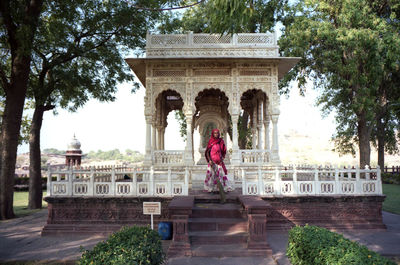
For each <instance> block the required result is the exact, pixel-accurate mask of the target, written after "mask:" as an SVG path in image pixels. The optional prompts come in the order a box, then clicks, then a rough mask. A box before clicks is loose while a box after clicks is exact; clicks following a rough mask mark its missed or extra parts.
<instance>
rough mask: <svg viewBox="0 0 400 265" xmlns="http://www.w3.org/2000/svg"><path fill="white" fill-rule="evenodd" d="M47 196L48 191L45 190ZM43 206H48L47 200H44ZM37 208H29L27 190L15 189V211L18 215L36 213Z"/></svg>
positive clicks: (44, 194) (44, 193)
mask: <svg viewBox="0 0 400 265" xmlns="http://www.w3.org/2000/svg"><path fill="white" fill-rule="evenodd" d="M44 196H46V192H45V191H44V192H43V197H44ZM42 205H43V208H46V207H47V202H45V201H43V204H42ZM37 211H40V210H39V209H37V210H30V209H28V192H27V191H15V192H14V213H15V215H16V216H17V217H21V216H25V215H29V214H32V213H35V212H37Z"/></svg>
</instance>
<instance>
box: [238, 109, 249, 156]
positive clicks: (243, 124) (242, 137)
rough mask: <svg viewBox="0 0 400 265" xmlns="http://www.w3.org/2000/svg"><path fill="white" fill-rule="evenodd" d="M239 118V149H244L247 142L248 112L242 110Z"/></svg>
mask: <svg viewBox="0 0 400 265" xmlns="http://www.w3.org/2000/svg"><path fill="white" fill-rule="evenodd" d="M239 118H240V119H241V121H240V123H239V125H240V126H239V128H238V129H239V149H246V142H247V130H248V128H247V123H248V122H249V114H248V113H247V112H246V111H243V115H242V116H240V117H239Z"/></svg>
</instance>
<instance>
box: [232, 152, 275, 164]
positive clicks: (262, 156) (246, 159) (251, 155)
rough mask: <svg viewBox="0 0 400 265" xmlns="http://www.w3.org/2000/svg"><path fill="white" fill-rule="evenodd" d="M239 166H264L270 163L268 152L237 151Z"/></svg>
mask: <svg viewBox="0 0 400 265" xmlns="http://www.w3.org/2000/svg"><path fill="white" fill-rule="evenodd" d="M239 157H240V163H241V164H266V163H269V162H270V152H269V151H268V150H257V149H254V150H253V149H248V150H239Z"/></svg>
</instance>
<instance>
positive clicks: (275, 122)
mask: <svg viewBox="0 0 400 265" xmlns="http://www.w3.org/2000/svg"><path fill="white" fill-rule="evenodd" d="M271 119H272V154H271V158H272V162H275V163H280V158H279V143H278V119H279V114H273V115H272V116H271Z"/></svg>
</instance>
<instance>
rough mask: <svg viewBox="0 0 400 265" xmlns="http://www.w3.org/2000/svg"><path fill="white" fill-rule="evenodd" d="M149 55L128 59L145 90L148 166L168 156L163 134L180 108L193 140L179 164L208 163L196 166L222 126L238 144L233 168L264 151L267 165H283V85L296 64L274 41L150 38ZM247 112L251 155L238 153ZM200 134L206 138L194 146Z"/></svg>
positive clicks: (253, 37)
mask: <svg viewBox="0 0 400 265" xmlns="http://www.w3.org/2000/svg"><path fill="white" fill-rule="evenodd" d="M146 55H147V57H146V58H135V59H133V58H132V59H126V61H127V63H128V64H129V66H130V67H131V69H132V70H133V71H134V72H135V74H136V75H137V77H138V78H139V80H140V81H141V83H142V84H143V86H145V88H146V96H145V99H144V103H145V111H144V112H145V113H144V114H145V116H146V124H147V126H146V128H147V134H146V135H147V137H146V158H145V164H146V165H157V163H155V161H159V160H158V159H157V156H159V155H161V154H162V155H164V156H165V155H168V151H166V150H164V132H165V127H166V126H167V122H166V117H167V115H168V113H169V112H170V111H171V110H182V111H183V114H184V116H185V119H186V129H187V136H188V137H187V141H186V148H185V150H184V151H182V160H181V161H178V163H179V162H180V163H181V164H184V165H187V166H193V165H195V163H196V162H197V164H201V163H202V162H204V161H202V160H201V159H200V160H199V161H194V155H193V154H194V150H197V148H198V150H199V151H200V153H202V150H203V148H204V143H205V140H206V139H208V137H209V132H210V130H211V129H212V128H215V127H218V128H219V129H220V130H221V132H222V134H223V137H224V138H226V139H227V138H229V140H230V141H229V142H231V143H232V144H231V153H230V163H231V165H233V166H240V165H242V164H243V163H245V160H244V159H243V157H242V154H243V156H244V155H245V154H246V152H251V151H252V150H253V151H257V152H258V153H260V152H263V154H264V155H265V157H267V159H264V160H263V163H265V161H268V163H267V164H269V165H279V164H280V158H279V143H278V119H279V113H280V107H279V104H280V103H279V93H278V81H279V79H280V78H282V77H283V75H284V74H285V73H286V72H287V71H289V70H290V68H291V67H292V66H293V65H294V64H295V63H297V61H298V58H285V57H279V54H278V46H277V44H276V37H275V35H273V34H234V35H232V36H230V35H229V36H222V37H221V36H219V35H209V34H193V33H190V32H189V33H188V34H175V35H148V36H147V47H146ZM243 111H245V112H247V113H248V115H249V117H250V125H251V128H252V135H253V139H252V150H240V149H239V145H238V119H239V115H240V114H241V112H243ZM271 121H272V126H270V123H271ZM195 129H197V130H198V131H199V132H200V139H201V140H200V146H196V147H194V146H193V132H194V130H195ZM270 130H271V133H270ZM271 136H272V137H271ZM174 152H175V153H174V154H175V155H176V151H174ZM248 161H250V160H248Z"/></svg>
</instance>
